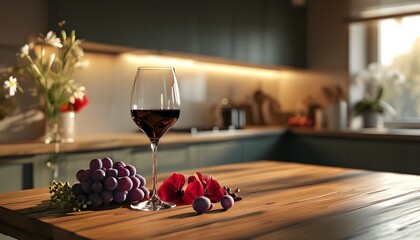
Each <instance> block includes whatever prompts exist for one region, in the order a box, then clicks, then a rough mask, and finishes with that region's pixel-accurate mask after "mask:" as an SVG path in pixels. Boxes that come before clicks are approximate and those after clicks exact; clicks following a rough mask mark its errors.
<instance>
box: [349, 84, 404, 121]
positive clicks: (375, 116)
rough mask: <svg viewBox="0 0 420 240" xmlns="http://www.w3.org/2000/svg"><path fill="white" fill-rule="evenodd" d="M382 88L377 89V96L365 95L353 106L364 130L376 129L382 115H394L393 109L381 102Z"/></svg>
mask: <svg viewBox="0 0 420 240" xmlns="http://www.w3.org/2000/svg"><path fill="white" fill-rule="evenodd" d="M383 92H384V88H383V87H382V86H381V87H379V91H378V94H377V95H376V96H375V97H371V96H370V95H365V97H364V98H363V99H362V100H360V101H359V102H357V103H356V104H355V105H354V111H355V114H356V115H361V116H362V119H363V126H364V127H366V128H376V127H377V126H378V122H379V119H380V117H381V116H382V114H385V113H388V114H391V115H393V114H395V112H396V111H395V109H394V108H393V107H392V106H391V105H389V104H388V103H386V102H385V101H383V100H381V98H382V96H383Z"/></svg>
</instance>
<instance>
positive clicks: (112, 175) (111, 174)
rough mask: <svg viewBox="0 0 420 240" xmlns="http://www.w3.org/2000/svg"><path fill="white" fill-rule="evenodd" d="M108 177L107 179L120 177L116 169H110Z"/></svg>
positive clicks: (107, 172)
mask: <svg viewBox="0 0 420 240" xmlns="http://www.w3.org/2000/svg"><path fill="white" fill-rule="evenodd" d="M106 176H107V177H114V178H116V177H118V170H117V169H115V168H110V169H108V170H107V171H106Z"/></svg>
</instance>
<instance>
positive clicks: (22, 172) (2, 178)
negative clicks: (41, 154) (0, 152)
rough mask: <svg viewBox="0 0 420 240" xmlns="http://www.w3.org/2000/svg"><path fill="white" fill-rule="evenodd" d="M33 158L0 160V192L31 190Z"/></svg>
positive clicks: (6, 158)
mask: <svg viewBox="0 0 420 240" xmlns="http://www.w3.org/2000/svg"><path fill="white" fill-rule="evenodd" d="M33 160H34V156H26V157H2V158H0V192H11V191H17V190H22V189H29V188H33V181H32V180H33V172H32V168H33Z"/></svg>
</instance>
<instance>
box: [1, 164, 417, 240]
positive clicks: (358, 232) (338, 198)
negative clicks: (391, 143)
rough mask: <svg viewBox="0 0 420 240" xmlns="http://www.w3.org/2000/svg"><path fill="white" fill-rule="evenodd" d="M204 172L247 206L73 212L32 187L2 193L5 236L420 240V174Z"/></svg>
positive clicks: (302, 169)
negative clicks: (57, 206)
mask: <svg viewBox="0 0 420 240" xmlns="http://www.w3.org/2000/svg"><path fill="white" fill-rule="evenodd" d="M198 170H199V171H201V172H203V173H207V174H211V175H213V176H214V177H215V178H216V179H217V180H218V181H219V183H221V185H223V186H225V185H226V186H229V187H231V188H234V189H235V188H240V189H241V195H242V197H243V200H242V201H239V202H235V204H234V206H233V208H231V209H229V210H228V211H222V209H221V206H220V204H217V203H216V204H215V206H214V207H213V209H212V210H211V211H210V212H208V213H205V214H201V215H197V214H196V213H195V212H194V211H193V209H192V208H191V206H178V207H176V208H174V209H169V210H164V211H159V212H141V211H134V210H131V209H130V208H129V207H128V206H126V205H124V206H118V205H111V206H109V207H105V208H102V209H99V210H87V211H82V212H68V211H65V210H57V209H53V208H51V207H50V206H49V193H48V189H47V188H40V189H31V190H24V191H18V192H11V193H4V194H0V226H1V227H0V232H2V233H4V234H7V235H11V236H14V237H17V238H22V239H34V238H35V239H109V238H119V239H146V238H147V239H150V238H153V239H251V238H253V239H254V238H255V239H408V238H409V239H417V238H419V237H420V234H419V232H420V231H419V230H420V215H419V214H418V212H419V211H420V204H419V199H420V176H413V175H404V174H394V173H383V172H371V171H362V170H353V169H343V168H335V167H321V166H314V165H306V164H297V163H285V162H272V161H257V162H250V163H242V164H233V165H223V166H217V167H207V168H202V169H198ZM195 171H196V170H188V171H184V172H180V173H184V174H191V173H193V172H195ZM167 176H168V174H162V175H160V179H159V182H161V181H162V180H163V179H165V178H166V177H167Z"/></svg>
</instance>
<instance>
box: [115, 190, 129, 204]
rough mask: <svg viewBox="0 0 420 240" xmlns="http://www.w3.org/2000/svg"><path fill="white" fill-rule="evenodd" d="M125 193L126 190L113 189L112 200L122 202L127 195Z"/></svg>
mask: <svg viewBox="0 0 420 240" xmlns="http://www.w3.org/2000/svg"><path fill="white" fill-rule="evenodd" d="M127 193H128V192H127V191H119V190H116V191H114V194H113V195H114V196H113V198H114V202H117V203H122V202H124V201H125V199H126V197H127Z"/></svg>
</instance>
